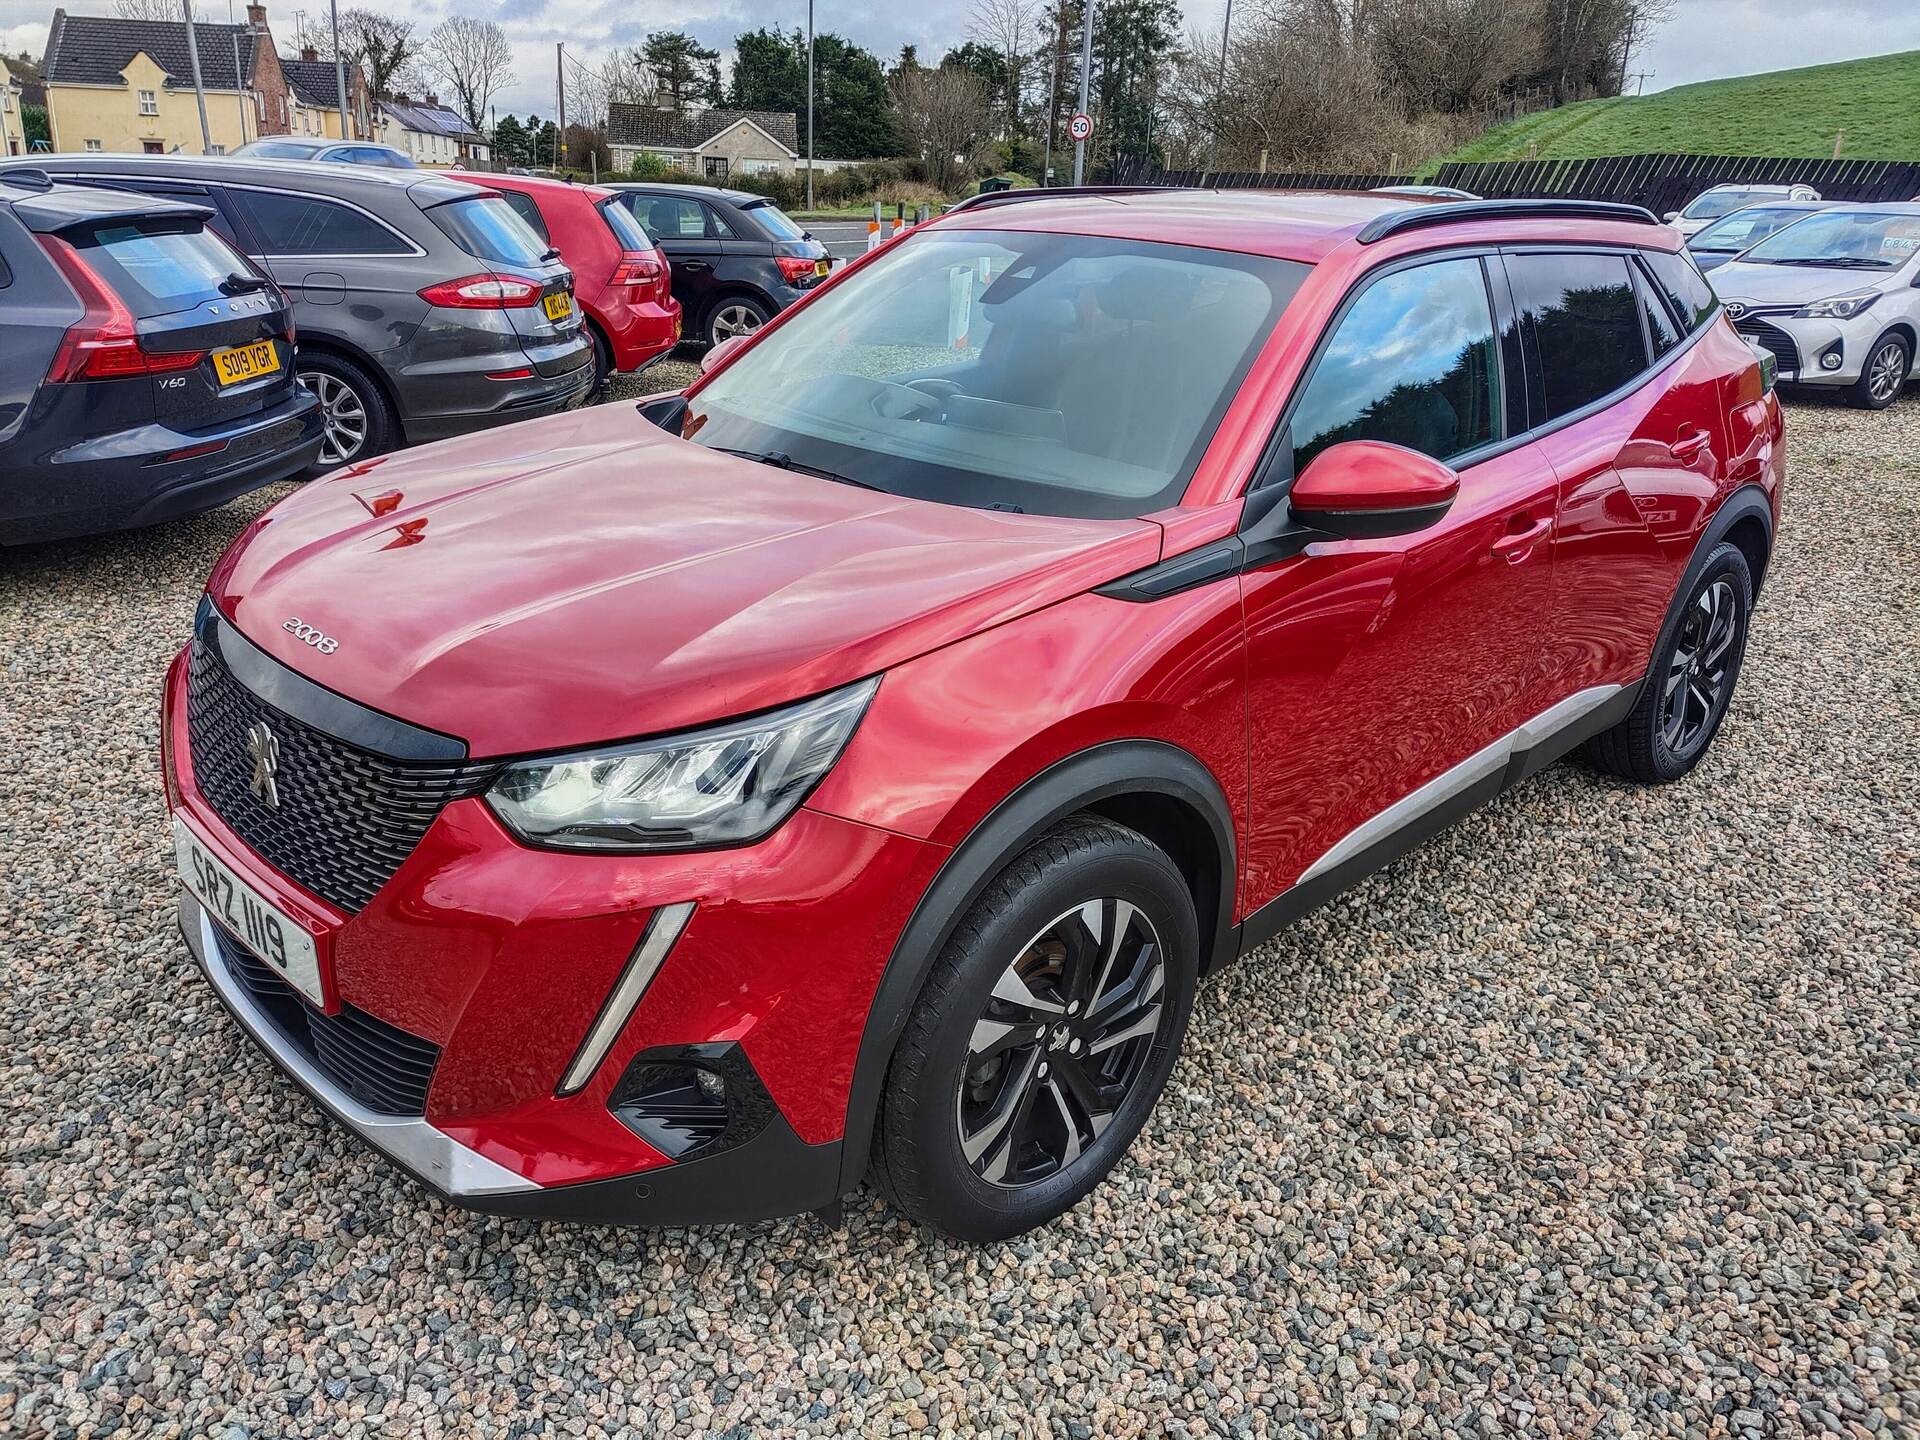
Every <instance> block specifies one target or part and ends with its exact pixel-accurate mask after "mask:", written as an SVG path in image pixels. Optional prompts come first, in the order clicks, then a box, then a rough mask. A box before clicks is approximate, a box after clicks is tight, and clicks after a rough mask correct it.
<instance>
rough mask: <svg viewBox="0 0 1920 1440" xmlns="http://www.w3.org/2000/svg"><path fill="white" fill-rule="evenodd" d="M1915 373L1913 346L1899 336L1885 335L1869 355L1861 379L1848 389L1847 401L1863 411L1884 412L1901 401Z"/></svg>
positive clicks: (1875, 343)
mask: <svg viewBox="0 0 1920 1440" xmlns="http://www.w3.org/2000/svg"><path fill="white" fill-rule="evenodd" d="M1912 371H1913V347H1912V346H1911V345H1909V344H1907V342H1906V341H1905V340H1904V339H1902V338H1901V337H1900V336H1898V335H1882V336H1881V337H1880V338H1879V339H1878V340H1876V341H1874V342H1873V349H1871V350H1870V351H1868V352H1867V363H1866V365H1865V366H1864V367H1863V368H1862V369H1861V371H1860V378H1859V379H1858V380H1856V381H1854V382H1853V384H1851V385H1849V386H1848V387H1847V402H1848V403H1849V404H1851V405H1858V406H1859V407H1860V408H1861V409H1863V410H1884V409H1886V408H1887V407H1888V406H1889V405H1891V404H1893V402H1894V401H1896V400H1898V399H1899V398H1900V392H1901V390H1903V389H1904V388H1905V387H1906V383H1907V376H1908V375H1909V374H1911V373H1912Z"/></svg>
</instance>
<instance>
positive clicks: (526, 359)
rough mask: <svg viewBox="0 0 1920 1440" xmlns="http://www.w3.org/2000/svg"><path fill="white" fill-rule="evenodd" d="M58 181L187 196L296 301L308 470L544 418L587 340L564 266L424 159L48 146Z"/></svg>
mask: <svg viewBox="0 0 1920 1440" xmlns="http://www.w3.org/2000/svg"><path fill="white" fill-rule="evenodd" d="M25 163H30V164H31V165H32V166H34V167H35V168H37V169H40V170H44V171H46V172H48V173H49V174H51V175H53V176H55V177H56V178H58V179H61V180H67V181H74V182H79V183H87V184H96V185H103V186H110V187H113V188H116V189H121V190H134V191H140V192H143V193H146V194H149V195H157V196H164V197H167V198H170V199H178V200H185V201H188V202H190V203H193V204H199V205H205V206H207V207H208V208H210V209H211V210H213V211H214V218H213V220H212V221H211V222H210V225H209V228H211V229H213V230H215V231H216V232H218V233H219V234H221V235H222V236H223V237H225V238H226V239H227V240H228V241H229V242H230V243H231V244H232V245H233V246H234V247H235V248H236V249H238V250H240V251H241V252H242V253H244V254H246V255H249V256H251V257H252V258H253V259H255V260H256V261H258V262H259V263H260V264H261V265H262V266H264V267H265V268H266V270H267V272H268V273H269V274H270V275H272V276H273V278H274V280H275V281H276V282H278V283H279V285H280V286H281V288H282V289H284V290H285V291H286V292H287V294H288V296H289V297H290V298H291V299H292V300H293V303H294V319H295V322H296V325H297V327H298V334H297V337H296V347H297V348H296V354H295V361H294V365H295V370H296V372H297V373H298V375H299V377H300V380H301V382H302V383H303V384H305V385H306V386H307V388H308V389H310V390H312V391H313V392H314V394H316V395H317V396H319V397H320V401H321V405H322V407H323V411H324V415H325V421H326V429H327V440H326V445H325V448H324V449H323V450H322V451H321V456H320V461H319V468H323V469H326V468H331V467H333V466H335V465H339V464H345V463H347V462H349V461H354V460H363V459H366V458H367V457H369V456H372V455H377V454H379V453H380V452H381V451H383V450H388V449H391V448H394V447H396V446H399V445H403V444H409V443H418V442H420V441H425V440H438V439H441V438H443V437H446V436H449V435H458V434H462V433H464V432H467V431H470V430H478V429H481V428H484V427H486V426H489V425H497V424H503V423H506V422H508V421H512V420H524V419H529V418H531V417H533V416H536V415H547V414H551V413H553V412H554V411H556V410H562V409H565V408H566V407H568V406H569V405H572V404H574V403H575V402H577V401H578V400H579V399H581V398H582V397H583V396H584V395H585V393H586V389H587V386H588V384H589V383H590V381H591V379H592V376H593V367H592V365H591V363H590V362H591V360H592V357H593V344H592V341H591V340H590V339H589V337H588V335H587V333H586V332H585V331H584V330H583V329H582V327H581V319H580V311H579V307H578V306H577V305H576V304H575V303H574V299H573V275H572V272H571V271H569V270H568V269H567V267H566V266H565V265H563V264H561V263H560V261H559V258H558V255H557V254H556V253H555V252H553V251H552V250H550V249H549V248H548V247H547V246H546V245H545V244H544V243H543V242H542V241H540V240H539V239H538V238H537V237H536V236H535V235H534V234H533V232H532V231H531V230H529V229H528V228H527V227H526V225H525V224H524V223H523V222H522V221H521V220H520V218H519V217H518V216H517V215H515V214H514V213H513V211H512V210H511V209H509V208H508V207H507V205H506V203H505V202H504V201H502V200H501V199H500V198H499V197H498V196H497V195H494V194H492V193H490V192H488V191H486V190H483V189H481V188H479V187H478V186H476V185H473V184H470V183H468V182H466V181H461V180H454V179H449V178H446V177H443V176H439V175H436V174H434V173H432V172H430V171H423V170H411V171H402V170H384V169H378V168H374V167H362V166H351V165H331V164H322V163H313V162H305V161H263V160H242V159H236V158H233V157H226V158H221V157H198V156H194V157H189V156H176V155H98V154H94V155H44V156H35V157H33V159H32V160H31V161H30V162H25Z"/></svg>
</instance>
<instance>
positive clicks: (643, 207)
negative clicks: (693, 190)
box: [637, 195, 707, 240]
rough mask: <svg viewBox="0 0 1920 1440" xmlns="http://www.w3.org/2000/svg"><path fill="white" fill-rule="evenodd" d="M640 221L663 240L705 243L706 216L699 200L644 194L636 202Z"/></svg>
mask: <svg viewBox="0 0 1920 1440" xmlns="http://www.w3.org/2000/svg"><path fill="white" fill-rule="evenodd" d="M637 204H638V211H639V215H640V221H641V223H642V224H644V225H645V226H646V227H647V229H648V230H650V231H651V232H652V233H653V234H655V235H657V236H659V237H660V239H662V240H704V239H706V237H707V214H706V211H705V210H704V209H703V208H702V207H701V205H700V202H699V201H697V200H683V199H681V198H680V197H679V196H677V195H644V196H642V197H641V198H640V200H639V201H638V202H637Z"/></svg>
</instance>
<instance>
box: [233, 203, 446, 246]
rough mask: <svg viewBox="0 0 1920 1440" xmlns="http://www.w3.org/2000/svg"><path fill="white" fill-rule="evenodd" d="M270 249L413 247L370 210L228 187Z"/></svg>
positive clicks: (262, 241)
mask: <svg viewBox="0 0 1920 1440" xmlns="http://www.w3.org/2000/svg"><path fill="white" fill-rule="evenodd" d="M229 193H230V194H231V195H232V196H233V198H234V200H235V202H236V203H238V205H239V206H240V208H241V209H242V210H244V211H246V213H247V218H248V219H249V220H251V221H252V222H253V228H254V230H255V231H256V232H258V234H259V236H260V241H261V244H263V245H264V246H265V247H266V253H267V254H269V255H406V254H410V253H412V247H411V246H409V245H408V244H407V242H406V241H404V240H402V239H401V238H400V237H399V236H398V235H396V234H394V233H393V231H391V230H389V229H387V227H386V226H384V225H382V224H381V223H380V222H379V221H377V220H375V219H373V217H372V216H370V215H365V214H363V213H361V212H360V211H358V210H355V209H353V208H352V207H351V206H347V205H342V204H340V203H338V202H337V201H333V200H323V199H321V198H320V197H319V196H317V195H289V194H286V193H285V192H283V191H278V190H241V189H239V188H237V187H236V188H233V189H232V190H230V191H229Z"/></svg>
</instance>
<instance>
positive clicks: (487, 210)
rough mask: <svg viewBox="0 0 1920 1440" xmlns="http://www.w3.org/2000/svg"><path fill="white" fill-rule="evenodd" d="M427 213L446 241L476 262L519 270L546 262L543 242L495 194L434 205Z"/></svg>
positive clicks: (545, 250)
mask: <svg viewBox="0 0 1920 1440" xmlns="http://www.w3.org/2000/svg"><path fill="white" fill-rule="evenodd" d="M427 214H429V215H430V216H432V217H433V223H434V224H436V225H438V226H439V227H440V229H441V230H442V231H443V232H444V233H445V234H446V236H447V238H448V239H449V240H451V241H453V243H454V244H456V245H458V246H459V247H460V248H461V249H462V250H464V251H466V252H467V253H468V254H469V255H471V256H473V257H474V258H476V259H479V260H485V261H488V262H490V263H492V264H495V265H511V266H515V267H517V268H519V269H522V270H527V269H537V268H539V266H540V265H541V264H542V263H544V261H545V259H546V253H547V244H546V242H545V241H543V240H542V239H541V238H540V237H539V236H538V235H536V234H534V233H533V231H532V230H531V229H529V228H528V226H527V222H526V221H524V220H522V219H521V218H520V217H519V216H518V215H516V214H514V213H513V207H512V206H511V205H509V204H507V202H506V201H504V200H502V199H501V198H500V197H499V196H498V195H476V196H475V197H474V198H473V199H471V200H455V201H454V202H453V203H452V204H450V205H436V206H434V207H433V208H432V209H431V210H429V211H427Z"/></svg>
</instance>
